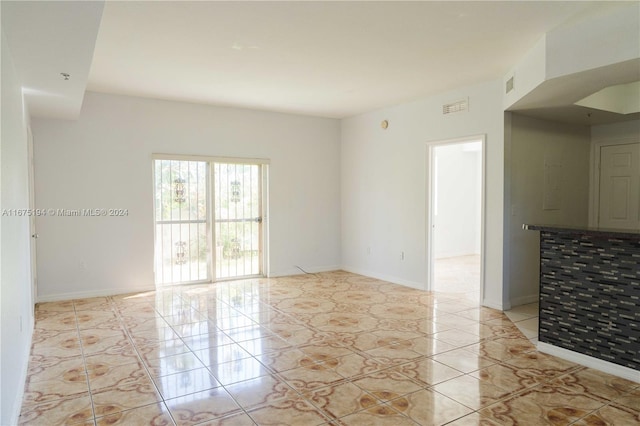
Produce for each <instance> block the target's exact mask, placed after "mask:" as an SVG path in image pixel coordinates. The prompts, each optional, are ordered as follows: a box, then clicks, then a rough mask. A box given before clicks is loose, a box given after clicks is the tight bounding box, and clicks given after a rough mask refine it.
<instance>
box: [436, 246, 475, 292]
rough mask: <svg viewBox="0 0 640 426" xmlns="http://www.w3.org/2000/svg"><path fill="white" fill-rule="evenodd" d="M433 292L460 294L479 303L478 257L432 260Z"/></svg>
mask: <svg viewBox="0 0 640 426" xmlns="http://www.w3.org/2000/svg"><path fill="white" fill-rule="evenodd" d="M433 290H434V291H437V292H440V291H444V292H449V293H461V296H463V297H464V298H466V299H469V300H472V301H475V302H478V304H479V303H480V255H479V254H478V255H468V256H454V257H445V258H441V259H434V260H433Z"/></svg>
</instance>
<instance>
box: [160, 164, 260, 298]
mask: <svg viewBox="0 0 640 426" xmlns="http://www.w3.org/2000/svg"><path fill="white" fill-rule="evenodd" d="M156 160H174V161H201V162H206V163H207V174H208V181H209V182H208V184H209V187H210V188H209V193H208V194H207V208H208V221H209V224H210V230H209V232H208V235H207V239H208V244H209V247H210V251H211V256H209V259H207V262H208V265H207V267H208V274H209V279H208V280H205V281H194V282H186V283H180V284H178V285H188V284H200V283H207V282H209V283H214V282H219V281H229V280H234V279H245V278H252V277H269V243H268V242H269V215H268V214H269V189H268V188H269V165H270V163H271V161H270V160H269V159H265V158H242V157H212V156H204V155H185V154H165V153H157V154H151V174H152V188H155V161H156ZM214 163H224V164H256V165H260V166H261V167H260V170H261V176H260V177H261V182H260V185H261V187H260V197H261V199H260V203H261V206H260V209H261V216H262V232H261V238H262V241H261V246H262V247H261V248H262V253H261V256H260V259H259V262H260V267H261V274H260V275H252V276H247V277H242V278H223V279H220V278H218V277H216V274H215V262H216V259H215V256H216V253H215V241H216V235H215V212H214V208H213V203H214V200H215V185H214V184H213V170H212V167H211V166H212V164H214ZM154 191H155V189H154ZM152 203H153V209H152V211H151V214H152V217H153V223H154V226H153V244H154V254H153V272H154V281H156V282H155V285H156V287H157V286H158V284H157V280H155V275H156V272H157V271H156V259H155V243H156V237H157V236H156V226H155V214H156V206H155V194H153V195H152ZM171 285H174V284H171Z"/></svg>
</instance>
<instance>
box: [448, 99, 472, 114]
mask: <svg viewBox="0 0 640 426" xmlns="http://www.w3.org/2000/svg"><path fill="white" fill-rule="evenodd" d="M468 109H469V100H468V99H462V100H460V101H457V102H452V103H450V104H444V105H442V113H443V114H451V113H453V112H462V111H466V110H468Z"/></svg>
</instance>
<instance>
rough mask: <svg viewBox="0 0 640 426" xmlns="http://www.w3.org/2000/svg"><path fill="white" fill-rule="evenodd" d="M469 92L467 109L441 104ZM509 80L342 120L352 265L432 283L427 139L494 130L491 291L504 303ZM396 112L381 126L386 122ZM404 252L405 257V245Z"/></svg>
mask: <svg viewBox="0 0 640 426" xmlns="http://www.w3.org/2000/svg"><path fill="white" fill-rule="evenodd" d="M467 96H468V97H469V104H470V108H469V111H468V112H462V113H457V114H450V115H446V116H444V115H442V105H443V104H444V103H449V102H452V101H456V100H459V99H462V98H465V97H467ZM501 105H502V81H501V80H500V81H493V82H488V83H484V84H480V85H476V86H473V87H466V88H460V89H458V90H455V91H451V92H447V93H443V94H440V95H437V96H433V97H430V98H427V99H424V100H421V101H417V102H413V103H408V104H403V105H399V106H395V107H390V108H384V109H381V110H379V111H375V112H371V113H368V114H363V115H359V116H356V117H353V118H348V119H345V120H343V122H342V158H341V162H342V173H341V174H342V193H341V195H342V261H343V267H344V268H345V269H347V270H350V271H354V272H358V273H363V274H366V275H370V276H374V277H379V278H383V279H387V280H390V281H393V282H397V283H401V284H405V285H409V286H413V287H417V288H425V284H426V276H427V271H426V266H425V265H426V263H427V262H426V256H427V255H426V230H425V224H426V223H425V222H426V215H427V210H426V206H427V197H426V193H427V188H426V176H427V164H426V163H427V160H426V152H427V150H426V146H427V143H428V142H434V141H439V140H446V139H455V138H460V137H465V136H471V135H480V134H486V135H487V144H486V145H487V151H486V156H487V157H486V170H487V177H486V207H487V212H486V216H485V226H486V234H485V235H486V240H485V244H486V247H485V254H486V257H485V265H484V266H485V269H484V274H485V277H484V278H485V292H484V301H483V303H484V304H485V305H488V306H493V307H497V308H501V307H503V306H504V302H505V300H508V299H506V298H505V295H503V289H502V266H503V265H502V238H503V229H502V217H503V183H504V182H503V167H504V151H503V148H504V147H503V141H504V122H503V120H504V115H503V113H502V107H501ZM385 119H387V120H389V128H388V129H387V130H382V129H381V127H380V122H381V121H382V120H385ZM403 251H404V252H405V259H404V260H401V257H400V254H401V252H403Z"/></svg>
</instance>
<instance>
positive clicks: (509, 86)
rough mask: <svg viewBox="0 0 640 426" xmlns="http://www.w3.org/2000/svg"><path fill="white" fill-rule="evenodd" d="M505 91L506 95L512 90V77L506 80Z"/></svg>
mask: <svg viewBox="0 0 640 426" xmlns="http://www.w3.org/2000/svg"><path fill="white" fill-rule="evenodd" d="M506 90H507V93H509V92H510V91H512V90H513V77H511V78H510V79H509V80H507V85H506Z"/></svg>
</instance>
